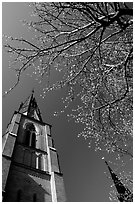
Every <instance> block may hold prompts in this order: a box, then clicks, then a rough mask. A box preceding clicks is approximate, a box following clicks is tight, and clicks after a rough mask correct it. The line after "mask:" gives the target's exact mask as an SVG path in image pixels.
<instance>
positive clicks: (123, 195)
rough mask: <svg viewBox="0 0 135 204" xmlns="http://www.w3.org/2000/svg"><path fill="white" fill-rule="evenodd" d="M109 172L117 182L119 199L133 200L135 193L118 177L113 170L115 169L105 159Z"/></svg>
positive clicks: (121, 200)
mask: <svg viewBox="0 0 135 204" xmlns="http://www.w3.org/2000/svg"><path fill="white" fill-rule="evenodd" d="M105 163H106V165H107V167H108V169H109V172H110V174H111V177H112V180H113V182H114V184H115V187H116V189H117V192H118V199H119V201H120V202H133V194H132V192H131V191H130V190H129V189H128V188H127V187H125V186H124V184H123V183H122V182H121V181H120V179H119V178H118V176H117V175H116V174H115V173H114V172H113V170H112V169H111V168H110V166H109V165H108V163H107V161H105Z"/></svg>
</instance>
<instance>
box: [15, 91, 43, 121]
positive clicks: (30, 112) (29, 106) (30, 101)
mask: <svg viewBox="0 0 135 204" xmlns="http://www.w3.org/2000/svg"><path fill="white" fill-rule="evenodd" d="M18 112H20V113H23V114H24V115H27V116H29V117H33V118H35V119H37V120H40V121H42V117H41V113H40V109H39V107H38V105H37V102H36V99H35V96H34V89H33V90H32V92H31V95H30V96H29V97H28V98H27V99H26V100H25V101H24V102H22V103H21V104H20V107H19V109H18Z"/></svg>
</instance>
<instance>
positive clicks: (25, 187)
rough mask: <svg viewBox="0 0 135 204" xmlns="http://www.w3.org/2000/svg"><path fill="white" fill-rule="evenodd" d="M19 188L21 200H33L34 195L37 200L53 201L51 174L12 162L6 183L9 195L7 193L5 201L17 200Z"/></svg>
mask: <svg viewBox="0 0 135 204" xmlns="http://www.w3.org/2000/svg"><path fill="white" fill-rule="evenodd" d="M19 190H21V196H20V202H21V201H22V202H27V201H28V202H33V199H34V195H36V202H49V201H50V202H51V201H52V196H51V185H50V175H49V174H46V173H42V172H37V171H36V172H34V171H31V170H30V169H27V168H26V167H25V168H24V167H23V166H22V167H21V166H16V165H13V164H12V166H11V168H10V173H9V176H8V180H7V185H6V195H8V196H6V195H5V199H4V201H5V202H9V201H10V202H15V201H17V199H18V192H19Z"/></svg>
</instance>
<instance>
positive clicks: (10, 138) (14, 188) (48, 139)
mask: <svg viewBox="0 0 135 204" xmlns="http://www.w3.org/2000/svg"><path fill="white" fill-rule="evenodd" d="M2 143H3V155H2V167H3V168H2V172H3V181H2V188H3V201H4V202H49V201H50V202H65V201H66V197H65V190H64V182H63V175H62V173H61V169H60V166H59V159H58V154H57V151H56V149H55V147H54V143H53V138H52V135H51V125H49V124H47V123H44V122H43V121H42V117H41V113H40V110H39V108H38V105H37V102H36V100H35V97H34V91H33V92H32V95H31V96H30V97H28V98H27V99H26V101H25V102H24V103H22V104H21V105H20V107H19V110H18V111H15V112H14V114H13V117H12V119H11V121H10V123H9V124H8V127H7V130H6V133H5V134H4V136H3V139H2Z"/></svg>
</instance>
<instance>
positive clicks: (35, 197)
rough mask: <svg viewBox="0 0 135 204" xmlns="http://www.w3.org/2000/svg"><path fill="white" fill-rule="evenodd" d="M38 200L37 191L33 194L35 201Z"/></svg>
mask: <svg viewBox="0 0 135 204" xmlns="http://www.w3.org/2000/svg"><path fill="white" fill-rule="evenodd" d="M36 201H37V195H36V193H34V194H33V202H36Z"/></svg>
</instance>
